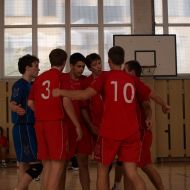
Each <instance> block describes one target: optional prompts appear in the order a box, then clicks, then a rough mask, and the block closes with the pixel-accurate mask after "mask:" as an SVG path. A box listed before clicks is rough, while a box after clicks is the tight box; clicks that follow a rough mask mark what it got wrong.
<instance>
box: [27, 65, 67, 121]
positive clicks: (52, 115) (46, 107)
mask: <svg viewBox="0 0 190 190" xmlns="http://www.w3.org/2000/svg"><path fill="white" fill-rule="evenodd" d="M61 78H62V73H61V72H60V71H59V70H58V69H55V68H52V69H50V70H48V71H45V72H44V73H42V74H41V75H39V76H38V77H37V78H36V80H35V82H34V84H33V85H32V89H31V91H30V95H29V100H33V101H34V104H35V112H34V113H35V119H36V120H39V121H43V120H45V121H48V120H61V119H63V118H64V111H63V104H62V98H61V97H53V96H52V90H53V89H55V88H61V87H62V85H61Z"/></svg>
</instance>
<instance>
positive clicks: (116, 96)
mask: <svg viewBox="0 0 190 190" xmlns="http://www.w3.org/2000/svg"><path fill="white" fill-rule="evenodd" d="M111 84H113V86H114V101H115V102H117V101H118V82H117V81H111ZM128 89H130V90H131V97H127V90H128ZM134 96H135V89H134V86H133V84H131V83H125V85H124V86H123V97H124V100H125V102H126V103H132V101H133V99H134Z"/></svg>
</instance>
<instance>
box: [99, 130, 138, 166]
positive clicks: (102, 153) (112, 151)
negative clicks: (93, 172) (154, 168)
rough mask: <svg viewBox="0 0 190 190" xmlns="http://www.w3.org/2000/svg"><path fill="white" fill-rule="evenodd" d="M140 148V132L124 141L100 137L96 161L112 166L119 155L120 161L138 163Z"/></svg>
mask: <svg viewBox="0 0 190 190" xmlns="http://www.w3.org/2000/svg"><path fill="white" fill-rule="evenodd" d="M140 148H141V142H140V135H139V133H138V132H137V133H136V134H135V135H133V136H131V137H129V138H127V139H124V140H115V139H109V138H104V137H99V138H98V141H97V144H96V147H95V159H96V160H97V161H99V162H101V163H102V164H104V165H110V164H111V163H112V162H113V160H114V159H115V156H116V155H117V156H118V160H119V161H122V162H133V163H138V162H139V157H140Z"/></svg>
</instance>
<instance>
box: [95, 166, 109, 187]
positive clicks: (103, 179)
mask: <svg viewBox="0 0 190 190" xmlns="http://www.w3.org/2000/svg"><path fill="white" fill-rule="evenodd" d="M108 169H109V166H105V165H103V164H101V163H98V172H97V190H108V189H109V181H108Z"/></svg>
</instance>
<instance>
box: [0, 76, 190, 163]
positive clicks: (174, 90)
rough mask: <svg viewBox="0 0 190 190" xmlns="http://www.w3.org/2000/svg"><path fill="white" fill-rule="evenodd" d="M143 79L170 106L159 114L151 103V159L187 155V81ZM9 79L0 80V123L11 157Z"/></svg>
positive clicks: (189, 118)
mask: <svg viewBox="0 0 190 190" xmlns="http://www.w3.org/2000/svg"><path fill="white" fill-rule="evenodd" d="M143 80H144V82H146V83H147V84H148V85H149V86H150V87H151V88H152V89H154V90H155V92H156V93H157V94H159V95H160V96H161V97H162V98H163V99H164V100H165V101H168V103H169V104H170V105H171V108H172V109H171V112H170V114H163V113H162V110H161V107H160V106H158V105H155V104H154V102H152V108H153V124H154V127H153V134H154V141H153V146H152V154H153V160H156V158H158V157H159V158H163V157H166V158H167V157H168V158H177V157H180V158H183V157H185V156H190V80H182V79H180V80H153V79H150V78H147V79H146V78H144V79H143ZM13 82H14V81H12V80H9V81H5V80H2V81H0V105H1V109H0V125H1V126H3V128H4V130H5V131H9V133H8V134H7V135H8V137H9V144H10V155H9V156H10V157H15V152H14V146H13V140H12V123H11V117H10V110H9V107H8V103H9V99H10V94H11V87H12V84H13ZM169 144H170V145H169ZM184 144H185V145H186V147H184Z"/></svg>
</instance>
